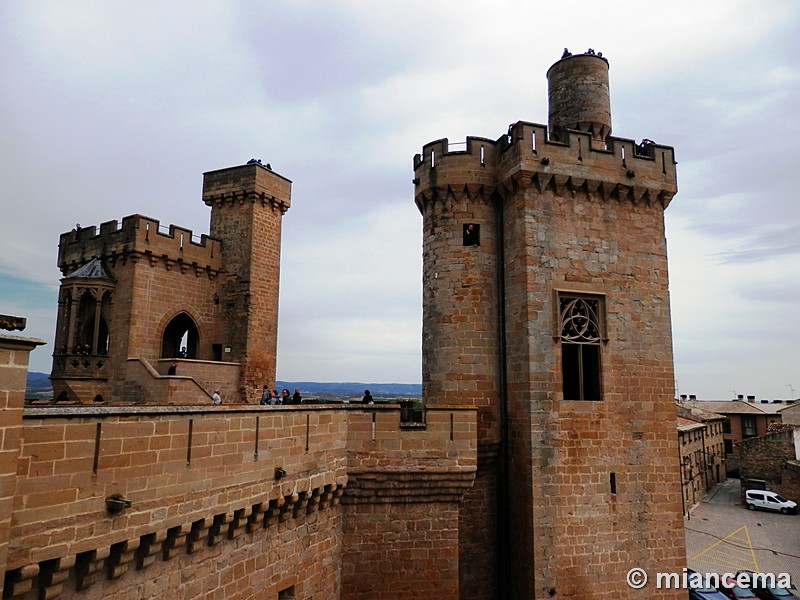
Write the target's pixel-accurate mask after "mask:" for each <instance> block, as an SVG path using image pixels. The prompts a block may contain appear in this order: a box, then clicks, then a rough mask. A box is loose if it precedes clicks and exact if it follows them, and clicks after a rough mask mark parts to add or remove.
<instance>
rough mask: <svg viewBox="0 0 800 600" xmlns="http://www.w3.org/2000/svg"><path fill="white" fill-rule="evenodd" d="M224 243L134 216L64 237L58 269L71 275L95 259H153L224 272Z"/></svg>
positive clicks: (74, 232) (190, 231)
mask: <svg viewBox="0 0 800 600" xmlns="http://www.w3.org/2000/svg"><path fill="white" fill-rule="evenodd" d="M221 255H222V253H221V242H220V240H217V239H215V238H212V237H210V236H208V235H206V234H202V235H201V236H200V237H199V239H198V237H197V236H196V235H195V234H194V233H192V230H191V229H186V228H185V227H179V226H177V225H169V226H168V227H165V226H162V225H161V224H160V223H159V221H158V220H156V219H152V218H150V217H146V216H143V215H130V216H127V217H124V218H123V219H122V223H120V222H119V221H116V220H113V221H106V222H105V223H101V224H100V232H99V233H98V231H97V227H95V226H90V227H83V228H80V229H78V228H76V229H73V230H72V231H69V232H67V233H63V234H61V237H60V239H59V244H58V268H59V269H60V270H61V272H62V273H63V274H64V275H67V274H69V273H71V272H72V271H74V270H75V269H77V268H78V267H80V266H81V265H83V264H85V263H86V262H88V261H89V260H91V259H92V258H100V259H101V260H109V261H115V260H117V259H120V258H126V257H128V256H138V257H142V256H149V257H151V258H152V259H153V260H155V259H160V260H165V261H167V263H168V264H170V265H171V264H175V263H177V264H180V265H184V266H191V267H193V268H196V269H201V270H210V271H213V272H217V271H219V270H220V268H221Z"/></svg>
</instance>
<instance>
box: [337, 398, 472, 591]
mask: <svg viewBox="0 0 800 600" xmlns="http://www.w3.org/2000/svg"><path fill="white" fill-rule="evenodd" d="M373 417H374V419H373ZM387 417H388V415H386V414H381V413H375V412H373V413H371V414H370V413H367V418H366V419H365V418H363V416H361V415H358V420H351V422H350V428H349V429H348V477H349V480H348V486H347V490H346V491H345V495H344V496H343V497H342V508H343V512H344V544H343V546H344V559H343V566H342V598H343V599H347V600H355V599H361V600H382V599H383V600H395V599H398V598H420V599H422V598H442V599H450V600H456V599H457V598H458V590H459V561H458V551H459V547H458V541H459V518H458V517H459V502H460V501H461V499H462V497H463V495H464V494H465V493H467V492H468V491H469V490H470V488H471V487H472V485H473V480H474V477H475V466H476V461H477V455H476V448H477V440H476V437H475V434H476V422H475V420H474V417H475V413H474V411H472V410H466V411H465V410H464V408H457V407H448V408H445V407H441V408H440V409H435V410H432V409H429V410H428V411H427V427H426V430H425V431H424V432H422V431H414V430H407V431H401V432H400V434H399V435H391V432H392V430H393V429H394V428H395V427H396V425H395V424H394V423H393V418H387Z"/></svg>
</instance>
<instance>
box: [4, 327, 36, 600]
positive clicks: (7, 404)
mask: <svg viewBox="0 0 800 600" xmlns="http://www.w3.org/2000/svg"><path fill="white" fill-rule="evenodd" d="M42 343H43V342H42V341H41V340H33V339H25V338H19V337H14V336H8V335H5V334H4V333H0V414H1V415H2V427H0V566H2V567H3V568H4V569H5V566H6V561H7V556H8V548H9V539H10V536H11V526H12V514H13V508H14V490H15V487H16V479H17V463H18V461H19V453H20V434H21V431H22V406H23V403H24V401H25V383H26V378H27V375H28V359H29V355H30V352H31V350H33V349H34V348H35V347H36V346H38V345H40V344H42ZM0 594H3V582H2V581H0ZM3 597H5V596H3Z"/></svg>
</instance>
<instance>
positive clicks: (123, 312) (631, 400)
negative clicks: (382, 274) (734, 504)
mask: <svg viewBox="0 0 800 600" xmlns="http://www.w3.org/2000/svg"><path fill="white" fill-rule="evenodd" d="M548 83H549V99H550V109H549V119H548V125H547V126H544V125H538V124H534V123H528V122H518V123H516V124H514V125H512V126H510V127H509V129H508V131H507V132H506V133H504V134H503V135H501V136H500V137H499V138H497V139H495V140H492V139H486V138H474V137H470V138H468V139H467V141H466V147H465V148H464V149H463V150H462V149H460V148H459V149H458V150H453V149H451V148H450V146H449V144H448V141H447V140H437V141H434V142H431V143H429V144H427V145H425V146H424V147H423V151H422V153H421V154H419V155H417V156H416V157H415V158H414V185H415V201H416V204H417V207H418V208H419V210H420V211H421V213H422V215H423V227H424V236H423V290H424V291H423V294H424V298H423V340H422V344H423V348H422V352H423V396H424V397H423V400H424V402H425V405H426V410H425V418H424V423H418V422H407V420H406V419H404V418H403V415H402V414H401V410H400V408H399V407H396V406H392V405H387V406H379V405H374V406H372V405H370V406H366V405H359V406H353V405H350V406H331V405H301V406H281V407H262V406H259V405H258V401H257V398H258V394H259V392H260V387H261V384H263V383H264V382H272V381H274V378H275V356H276V335H275V333H276V324H277V311H278V305H277V295H276V294H275V282H277V281H278V277H279V267H280V232H281V221H282V217H283V215H284V214H285V213H286V211H287V210H288V208H289V207H290V195H291V182H289V181H288V180H287V179H285V178H284V177H282V176H280V175H278V174H277V173H275V172H273V171H272V170H271V169H269V168H268V167H267V166H265V165H261V164H259V163H249V164H246V165H242V166H238V167H233V168H229V169H223V170H219V171H213V172H210V173H206V174H205V175H204V183H203V200H204V202H205V203H206V204H207V205H208V206H210V207H211V230H210V235H208V236H201V237H200V238H199V239H197V238H195V236H194V234H193V233H192V232H191V231H189V230H186V229H182V228H180V227H176V226H170V227H169V228H168V229H164V228H162V227H161V226H160V224H159V223H158V221H155V220H153V219H150V218H147V217H144V216H141V215H133V216H130V217H127V218H125V219H123V221H122V223H121V225H120V224H118V223H117V222H114V221H112V222H108V223H104V224H102V225H101V226H100V229H99V232H98V230H97V229H96V228H94V227H90V228H84V229H80V230H77V229H76V230H74V231H70V232H68V233H65V234H63V235H62V236H61V240H60V245H59V257H58V264H59V268H60V269H61V271H62V274H63V275H64V277H63V278H62V280H61V289H60V293H59V314H58V323H57V332H56V343H55V346H56V347H55V348H54V354H53V371H52V376H51V378H52V381H53V386H54V391H55V394H56V398H57V399H61V400H67V401H69V402H65V403H61V402H56V403H54V404H51V405H47V406H25V407H24V408H23V394H24V383H22V384H20V381H21V373H24V371H25V368H24V367H25V365H27V353H28V352H30V350H31V349H32V348H33V347H34V346H35V344H33V343H26V344H17V345H16V346H15V345H14V344H12V343H11V342H8V344H9V345H8V349H5V348H6V345H3V344H4V338H5V336H0V358H2V360H0V366H8V367H9V370H7V372H8V373H10V374H11V376H9V377H7V379H8V381H9V383H8V384H7V386H6V387H7V388H8V390H9V391H8V392H7V394H6V398H5V400H6V406H5V407H4V408H6V409H7V410H6V411H5V414H6V415H7V416H6V423H5V424H4V438H3V442H4V443H3V450H4V452H3V454H2V455H0V456H1V457H2V462H0V481H2V482H3V484H4V485H3V486H2V488H0V489H2V490H5V491H4V492H3V494H4V495H2V496H0V534H2V536H1V537H0V559H2V560H3V563H4V566H5V572H6V574H5V578H4V584H3V597H4V598H24V599H32V598H73V597H74V598H131V597H136V598H162V599H167V598H170V599H171V598H197V597H215V598H225V599H226V600H227V599H233V598H242V599H245V598H268V599H271V600H272V599H277V600H289V599H292V598H304V599H305V598H320V599H321V598H342V599H343V600H344V599H348V600H350V599H363V600H382V599H386V600H406V599H407V600H415V599H421V598H449V599H452V600H455V599H457V598H460V599H463V600H466V599H478V600H481V599H486V600H490V599H495V598H502V599H504V600H505V599H507V598H511V599H526V600H527V599H529V598H574V599H581V600H584V599H587V598H597V599H601V598H619V597H623V598H634V597H642V598H643V597H648V598H652V597H657V598H675V599H677V598H679V597H682V596H683V594H684V592H683V591H681V590H656V589H650V588H648V589H645V590H633V589H631V588H629V587H628V585H627V583H626V574H627V572H628V571H629V570H630V569H632V568H634V567H638V568H642V569H645V570H646V571H647V572H648V573H655V572H656V571H660V572H669V571H674V572H679V571H680V569H681V568H682V567H683V565H684V564H685V552H684V541H683V523H682V515H681V504H680V485H679V473H678V470H677V445H676V438H675V429H674V428H675V405H674V402H673V399H672V396H673V394H672V389H673V364H672V354H671V332H670V315H669V298H668V287H667V261H666V245H665V239H664V217H663V212H664V209H665V208H666V207H667V205H668V203H669V201H670V200H671V198H672V196H673V195H674V194H675V193H676V191H677V184H676V172H675V160H674V156H673V150H672V148H670V147H668V146H662V145H659V144H656V143H653V142H651V141H649V140H645V141H643V142H641V143H638V144H637V143H636V142H634V141H632V140H628V139H622V138H615V137H612V136H611V113H610V101H609V91H608V62H607V60H606V59H605V58H603V57H602V56H600V55H598V54H595V53H594V52H593V51H590V52H587V53H585V54H577V55H571V54H569V53H567V52H565V54H564V56H563V57H562V58H561V60H559V61H558V62H556V63H555V64H554V65H553V66H552V67H551V68H550V70H549V71H548ZM173 364H174V365H175V371H171V370H170V367H172V366H173ZM11 367H13V368H11ZM217 388H218V389H221V390H222V394H223V397H225V398H226V402H225V403H224V404H222V405H220V406H212V405H211V404H210V392H211V391H212V390H213V389H217ZM0 399H2V398H0Z"/></svg>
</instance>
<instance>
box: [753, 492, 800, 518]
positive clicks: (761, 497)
mask: <svg viewBox="0 0 800 600" xmlns="http://www.w3.org/2000/svg"><path fill="white" fill-rule="evenodd" d="M744 501H745V504H747V508H749V509H750V510H755V509H757V508H764V509H766V510H777V511H780V512H781V513H783V514H784V515H785V514H786V513H794V512H796V511H797V502H792V501H791V500H787V499H786V498H784V497H783V496H781V495H780V494H776V493H775V492H768V491H766V490H747V491H746V492H745V493H744Z"/></svg>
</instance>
